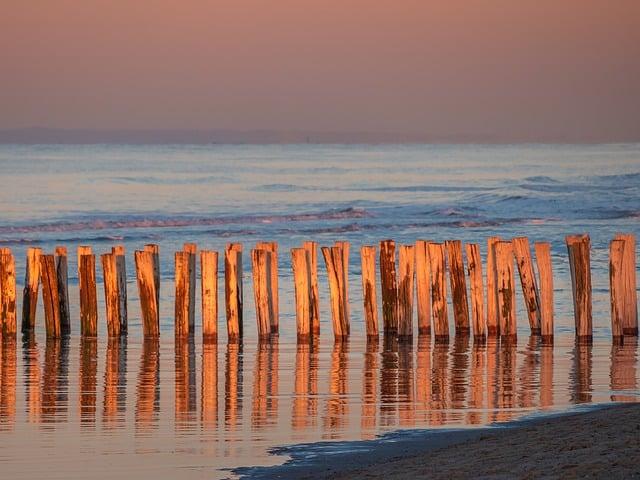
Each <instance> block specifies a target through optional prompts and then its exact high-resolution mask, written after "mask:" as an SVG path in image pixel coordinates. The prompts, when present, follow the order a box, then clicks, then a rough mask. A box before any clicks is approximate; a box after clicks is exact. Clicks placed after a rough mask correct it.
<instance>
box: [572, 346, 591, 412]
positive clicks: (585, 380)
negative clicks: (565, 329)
mask: <svg viewBox="0 0 640 480" xmlns="http://www.w3.org/2000/svg"><path fill="white" fill-rule="evenodd" d="M592 353H593V352H592V346H591V344H590V343H585V342H584V341H578V340H577V341H576V343H575V346H574V349H573V369H572V371H571V375H570V378H569V383H570V390H571V402H572V403H590V402H591V392H592V379H591V371H592V367H593V365H592V364H593V357H592Z"/></svg>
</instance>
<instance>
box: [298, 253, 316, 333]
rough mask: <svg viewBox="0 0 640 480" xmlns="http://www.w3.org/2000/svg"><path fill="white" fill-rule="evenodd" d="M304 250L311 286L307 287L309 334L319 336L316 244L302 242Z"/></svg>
mask: <svg viewBox="0 0 640 480" xmlns="http://www.w3.org/2000/svg"><path fill="white" fill-rule="evenodd" d="M302 248H304V249H305V250H306V251H307V252H308V253H309V255H308V256H307V259H308V261H309V274H310V275H309V276H310V281H311V284H310V286H309V292H310V298H309V308H310V309H311V313H310V315H311V318H310V322H311V334H312V335H314V336H315V335H320V294H319V289H318V244H317V243H316V242H311V241H307V242H303V244H302Z"/></svg>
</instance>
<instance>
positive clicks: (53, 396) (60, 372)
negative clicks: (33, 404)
mask: <svg viewBox="0 0 640 480" xmlns="http://www.w3.org/2000/svg"><path fill="white" fill-rule="evenodd" d="M68 386H69V338H68V337H66V336H65V337H62V338H47V343H46V346H45V351H44V365H43V367H42V389H41V390H40V391H41V394H42V401H41V402H40V405H41V415H40V418H41V421H42V422H43V423H51V422H56V421H58V420H59V421H61V422H64V421H65V420H66V413H67V405H68V401H69V391H68Z"/></svg>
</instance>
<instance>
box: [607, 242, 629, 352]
mask: <svg viewBox="0 0 640 480" xmlns="http://www.w3.org/2000/svg"><path fill="white" fill-rule="evenodd" d="M625 246H626V245H625V241H624V240H612V241H611V243H610V244H609V291H610V294H611V335H612V336H613V342H614V343H622V339H623V338H624V327H623V326H624V324H625V318H624V313H625V302H624V301H625V296H624V294H625V282H624V281H625V278H624V274H625V272H624V266H623V265H624V249H625Z"/></svg>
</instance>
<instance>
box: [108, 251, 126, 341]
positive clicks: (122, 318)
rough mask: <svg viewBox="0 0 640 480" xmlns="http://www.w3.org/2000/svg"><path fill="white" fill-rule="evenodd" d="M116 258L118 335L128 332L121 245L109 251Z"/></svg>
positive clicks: (124, 264)
mask: <svg viewBox="0 0 640 480" xmlns="http://www.w3.org/2000/svg"><path fill="white" fill-rule="evenodd" d="M111 253H112V254H113V255H114V256H115V258H116V277H117V282H118V301H119V304H120V305H119V308H118V316H119V322H120V334H126V333H127V330H128V320H127V318H128V315H127V261H126V258H125V250H124V246H123V245H116V246H115V247H113V248H112V249H111Z"/></svg>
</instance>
